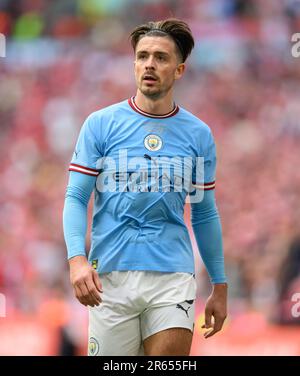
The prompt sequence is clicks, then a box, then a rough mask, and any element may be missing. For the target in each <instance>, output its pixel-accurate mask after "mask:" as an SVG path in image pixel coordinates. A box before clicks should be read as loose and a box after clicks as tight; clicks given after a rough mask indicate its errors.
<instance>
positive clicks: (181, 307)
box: [176, 300, 194, 317]
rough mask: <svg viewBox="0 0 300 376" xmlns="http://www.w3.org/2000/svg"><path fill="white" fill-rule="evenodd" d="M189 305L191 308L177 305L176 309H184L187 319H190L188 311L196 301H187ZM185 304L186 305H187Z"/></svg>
mask: <svg viewBox="0 0 300 376" xmlns="http://www.w3.org/2000/svg"><path fill="white" fill-rule="evenodd" d="M185 302H186V303H187V304H189V306H188V307H185V308H184V307H183V306H182V305H181V304H177V305H176V308H179V309H182V310H183V311H184V312H185V313H186V315H187V317H189V312H188V310H189V309H190V308H191V305H192V304H193V303H194V300H186V301H185ZM185 302H184V303H185ZM184 303H183V304H184Z"/></svg>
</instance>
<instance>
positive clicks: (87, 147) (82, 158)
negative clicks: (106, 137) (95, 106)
mask: <svg viewBox="0 0 300 376" xmlns="http://www.w3.org/2000/svg"><path fill="white" fill-rule="evenodd" d="M100 125H101V124H100V119H99V117H96V116H95V114H94V113H93V114H91V115H90V116H88V118H87V119H86V120H85V122H84V123H83V125H82V127H81V130H80V133H79V137H78V140H77V143H76V147H75V151H74V153H73V157H72V160H71V163H70V167H69V171H76V172H80V173H83V174H86V175H91V176H98V175H99V169H98V168H97V162H98V161H99V159H100V158H101V157H102V153H101V140H100Z"/></svg>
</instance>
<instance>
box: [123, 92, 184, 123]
mask: <svg viewBox="0 0 300 376" xmlns="http://www.w3.org/2000/svg"><path fill="white" fill-rule="evenodd" d="M134 98H135V97H134V96H133V97H131V98H129V99H128V103H129V105H130V107H131V108H132V109H133V110H134V111H135V112H137V113H139V114H141V115H143V116H147V117H150V118H154V119H166V118H168V117H171V116H174V115H176V114H177V112H178V111H179V106H177V105H176V104H174V108H173V110H172V111H170V112H168V113H167V114H164V115H155V114H151V113H149V112H146V111H143V110H141V109H140V108H139V107H138V106H137V105H136V103H135V100H134Z"/></svg>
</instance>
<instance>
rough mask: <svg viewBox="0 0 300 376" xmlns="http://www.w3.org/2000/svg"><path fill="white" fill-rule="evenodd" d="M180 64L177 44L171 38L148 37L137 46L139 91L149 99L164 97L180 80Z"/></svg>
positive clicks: (136, 77)
mask: <svg viewBox="0 0 300 376" xmlns="http://www.w3.org/2000/svg"><path fill="white" fill-rule="evenodd" d="M183 71H184V64H183V63H180V61H179V57H178V54H177V53H176V45H175V42H174V41H173V40H172V39H171V38H169V37H158V36H146V37H143V38H142V39H141V40H140V41H139V42H138V44H137V46H136V51H135V62H134V73H135V80H136V84H137V87H138V89H139V90H140V91H141V92H142V93H143V94H144V95H145V96H146V97H149V98H153V99H157V98H162V97H164V96H165V95H166V94H167V93H168V92H169V91H170V89H171V88H172V86H173V84H174V81H175V80H177V79H178V78H180V77H181V76H182V74H183Z"/></svg>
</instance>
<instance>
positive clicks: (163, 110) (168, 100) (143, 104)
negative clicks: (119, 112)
mask: <svg viewBox="0 0 300 376" xmlns="http://www.w3.org/2000/svg"><path fill="white" fill-rule="evenodd" d="M134 101H135V104H136V105H137V107H138V108H140V109H141V110H143V111H145V112H148V113H150V114H153V115H164V114H167V113H169V112H171V111H172V110H173V109H174V100H173V95H172V93H171V92H170V93H168V94H167V95H166V96H165V97H163V98H159V99H151V98H148V97H146V96H145V95H144V94H142V93H141V92H140V91H139V90H138V91H137V94H136V96H135V98H134Z"/></svg>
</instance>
